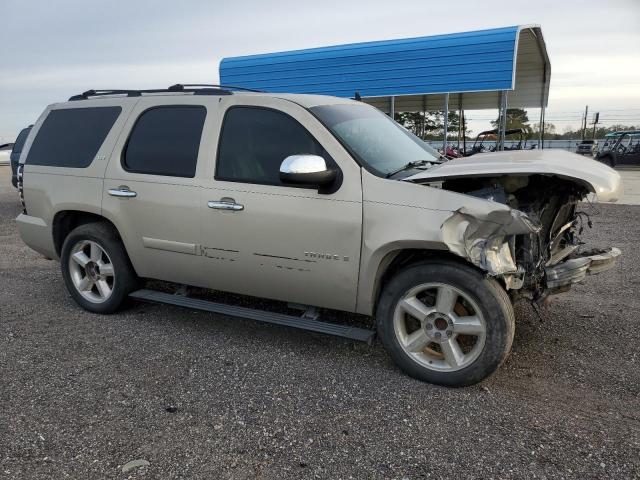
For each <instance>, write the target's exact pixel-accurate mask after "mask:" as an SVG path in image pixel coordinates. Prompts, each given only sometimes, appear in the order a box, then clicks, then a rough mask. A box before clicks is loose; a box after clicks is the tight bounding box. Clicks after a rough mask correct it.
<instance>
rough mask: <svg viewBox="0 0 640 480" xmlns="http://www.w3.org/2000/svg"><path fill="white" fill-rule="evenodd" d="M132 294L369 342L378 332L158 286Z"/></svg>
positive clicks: (134, 297) (131, 295)
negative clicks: (163, 288) (178, 293)
mask: <svg viewBox="0 0 640 480" xmlns="http://www.w3.org/2000/svg"><path fill="white" fill-rule="evenodd" d="M129 296H130V297H131V298H133V299H135V300H141V301H143V302H151V303H165V304H168V305H175V306H177V307H185V308H192V309H194V310H202V311H205V312H213V313H219V314H222V315H230V316H232V317H242V318H247V319H249V320H255V321H258V322H264V323H273V324H276V325H284V326H287V327H293V328H300V329H302V330H310V331H312V332H318V333H324V334H327V335H335V336H338V337H344V338H349V339H351V340H358V341H360V342H366V343H368V344H369V345H371V344H372V343H373V337H374V335H375V332H374V331H373V330H366V329H364V328H358V327H351V326H348V325H338V324H336V323H329V322H322V321H319V320H313V319H309V318H303V317H295V316H293V315H285V314H283V313H275V312H267V311H264V310H256V309H253V308H246V307H236V306H233V305H225V304H224V303H216V302H210V301H208V300H200V299H197V298H189V297H185V296H183V295H174V294H171V293H165V292H158V291H156V290H148V289H142V290H136V291H135V292H132V293H130V294H129Z"/></svg>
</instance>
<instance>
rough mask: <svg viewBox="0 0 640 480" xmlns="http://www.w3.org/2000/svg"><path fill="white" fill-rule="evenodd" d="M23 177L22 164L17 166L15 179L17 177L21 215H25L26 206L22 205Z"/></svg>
mask: <svg viewBox="0 0 640 480" xmlns="http://www.w3.org/2000/svg"><path fill="white" fill-rule="evenodd" d="M23 175H24V164H22V163H20V164H18V169H17V170H16V177H18V197H19V198H20V204H21V205H22V213H24V214H25V215H26V214H27V206H26V205H25V203H24V189H23V187H22V177H23Z"/></svg>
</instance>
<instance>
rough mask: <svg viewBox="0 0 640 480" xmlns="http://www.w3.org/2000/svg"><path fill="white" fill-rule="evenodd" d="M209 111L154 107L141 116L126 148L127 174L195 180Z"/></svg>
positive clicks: (196, 106)
mask: <svg viewBox="0 0 640 480" xmlns="http://www.w3.org/2000/svg"><path fill="white" fill-rule="evenodd" d="M206 116H207V109H206V108H205V107H203V106H199V105H179V106H178V105H176V106H174V105H170V106H165V107H154V108H151V109H149V110H147V111H145V112H143V113H142V115H140V117H139V118H138V121H137V122H136V124H135V125H134V127H133V129H132V131H131V135H130V136H129V141H128V142H127V146H126V147H125V151H124V156H123V162H122V164H123V166H124V168H125V170H128V171H130V172H135V173H146V174H149V175H168V176H171V177H189V178H193V177H194V176H195V174H196V162H197V160H198V150H199V149H200V138H201V137H202V127H203V126H204V120H205V118H206Z"/></svg>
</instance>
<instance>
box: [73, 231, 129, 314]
mask: <svg viewBox="0 0 640 480" xmlns="http://www.w3.org/2000/svg"><path fill="white" fill-rule="evenodd" d="M60 266H61V269H62V276H63V278H64V281H65V284H66V286H67V290H69V293H70V294H71V296H72V297H73V299H74V300H75V301H76V303H78V305H80V306H81V307H82V308H84V309H86V310H89V311H91V312H96V313H112V312H115V311H116V310H118V309H119V308H120V307H121V306H122V305H123V304H124V302H125V301H126V299H127V296H128V295H129V293H131V292H132V291H133V290H135V288H136V287H137V284H138V279H137V277H136V274H135V272H134V270H133V267H132V266H131V263H130V262H129V258H128V256H127V254H126V252H125V250H124V246H123V245H122V242H121V241H120V239H119V237H118V234H117V233H116V232H115V230H114V229H113V227H111V226H110V225H108V224H106V223H88V224H85V225H81V226H79V227H77V228H75V229H74V230H73V231H72V232H71V233H70V234H69V235H68V236H67V238H66V239H65V241H64V244H63V246H62V252H61V256H60Z"/></svg>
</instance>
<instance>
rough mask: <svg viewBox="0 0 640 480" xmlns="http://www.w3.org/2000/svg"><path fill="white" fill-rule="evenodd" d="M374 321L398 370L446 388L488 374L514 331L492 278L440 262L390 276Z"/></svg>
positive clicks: (506, 299)
mask: <svg viewBox="0 0 640 480" xmlns="http://www.w3.org/2000/svg"><path fill="white" fill-rule="evenodd" d="M376 319H377V326H378V332H379V334H380V336H381V338H382V341H383V343H384V345H385V347H386V348H387V350H388V351H389V353H390V355H391V356H392V358H393V359H394V360H395V362H396V363H397V364H398V365H399V366H400V368H402V369H403V370H404V371H405V372H406V373H407V374H409V375H411V376H412V377H415V378H418V379H420V380H425V381H427V382H431V383H437V384H440V385H448V386H465V385H471V384H474V383H477V382H479V381H481V380H482V379H484V378H486V377H487V376H489V375H490V374H491V373H493V372H494V371H495V370H496V369H497V368H498V367H499V366H500V364H501V363H502V362H503V361H504V359H505V358H506V357H507V355H508V353H509V350H510V349H511V343H512V341H513V334H514V330H515V321H514V313H513V307H512V305H511V301H510V300H509V297H508V295H507V294H506V292H505V291H504V289H502V287H501V286H500V285H499V284H498V283H497V282H496V281H495V280H493V279H489V278H485V277H484V276H483V275H482V274H481V273H480V272H478V271H477V270H475V269H473V268H471V267H468V266H466V265H462V264H458V263H455V262H444V261H440V262H429V263H422V264H417V265H414V266H411V267H409V268H407V269H406V270H404V271H402V272H401V273H399V274H398V275H396V276H395V277H394V278H393V279H392V280H391V281H390V282H389V283H388V284H387V286H386V287H385V289H384V291H383V293H382V295H381V297H380V301H379V304H378V310H377V314H376Z"/></svg>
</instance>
